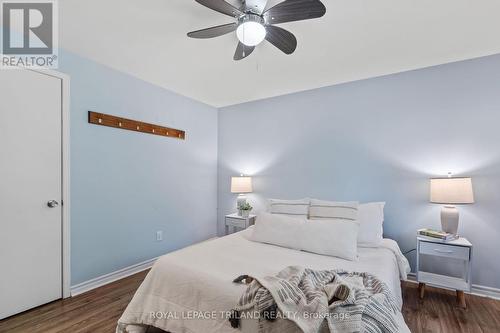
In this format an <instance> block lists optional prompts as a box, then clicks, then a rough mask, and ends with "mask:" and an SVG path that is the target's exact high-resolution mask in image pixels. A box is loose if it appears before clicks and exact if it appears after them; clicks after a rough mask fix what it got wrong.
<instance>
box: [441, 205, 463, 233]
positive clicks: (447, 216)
mask: <svg viewBox="0 0 500 333" xmlns="http://www.w3.org/2000/svg"><path fill="white" fill-rule="evenodd" d="M458 220H459V214H458V209H457V208H456V207H454V206H444V207H443V208H442V209H441V229H443V231H444V232H448V233H450V234H453V235H456V234H457V232H458Z"/></svg>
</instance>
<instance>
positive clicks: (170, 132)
mask: <svg viewBox="0 0 500 333" xmlns="http://www.w3.org/2000/svg"><path fill="white" fill-rule="evenodd" d="M89 124H95V125H100V126H108V127H114V128H121V129H124V130H129V131H135V132H142V133H148V134H154V135H161V136H168V137H171V138H176V139H181V140H185V139H186V132H184V131H181V130H178V129H175V128H170V127H164V126H159V125H154V124H149V123H144V122H142V121H137V120H131V119H127V118H121V117H115V116H112V115H109V114H104V113H97V112H93V111H89Z"/></svg>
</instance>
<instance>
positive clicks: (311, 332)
mask: <svg viewBox="0 0 500 333" xmlns="http://www.w3.org/2000/svg"><path fill="white" fill-rule="evenodd" d="M240 280H241V279H240ZM246 280H247V282H249V281H251V282H250V283H249V285H248V287H247V290H246V291H245V293H244V294H243V295H242V296H241V298H240V300H239V303H238V306H237V307H236V308H235V309H234V310H233V315H232V318H231V319H230V321H231V324H232V325H233V327H238V325H239V320H240V318H244V317H249V318H255V317H257V319H258V323H259V325H258V326H259V333H263V332H289V331H290V329H289V328H290V325H291V322H293V323H294V324H295V325H296V327H295V328H297V327H298V328H299V329H300V330H301V331H302V332H305V333H317V332H319V331H320V329H321V330H325V326H327V331H328V330H329V331H330V332H331V333H337V332H342V333H343V332H346V333H347V332H367V333H382V332H384V333H397V332H399V330H398V324H397V321H396V316H397V314H398V312H399V309H398V306H397V303H396V300H395V299H394V296H393V295H392V293H391V292H390V290H389V289H388V287H387V285H386V284H385V283H383V282H382V281H380V280H379V279H377V278H376V277H374V276H373V275H371V274H367V273H352V272H351V273H349V272H346V271H342V270H325V271H317V270H312V269H306V268H303V267H299V266H290V267H287V268H285V269H284V270H282V271H281V272H280V273H278V275H277V276H268V277H263V278H260V277H248V278H247V279H246ZM235 281H237V280H235ZM325 320H326V323H327V325H324V321H325ZM295 325H293V326H295ZM286 327H288V328H286Z"/></svg>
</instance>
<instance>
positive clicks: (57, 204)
mask: <svg viewBox="0 0 500 333" xmlns="http://www.w3.org/2000/svg"><path fill="white" fill-rule="evenodd" d="M47 206H49V207H50V208H55V207H57V206H59V202H57V201H55V200H50V201H48V202H47Z"/></svg>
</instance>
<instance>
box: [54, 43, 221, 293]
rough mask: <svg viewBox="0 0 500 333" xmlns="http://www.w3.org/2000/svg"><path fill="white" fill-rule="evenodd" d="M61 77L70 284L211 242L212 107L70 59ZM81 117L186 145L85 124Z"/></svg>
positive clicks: (213, 224)
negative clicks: (141, 127) (65, 79)
mask: <svg viewBox="0 0 500 333" xmlns="http://www.w3.org/2000/svg"><path fill="white" fill-rule="evenodd" d="M60 70H61V71H62V72H65V73H67V74H69V75H71V126H70V127H71V128H70V130H71V200H72V202H71V274H72V279H71V280H72V285H74V284H77V283H80V282H83V281H86V280H89V279H91V278H94V277H97V276H100V275H103V274H106V273H109V272H113V271H116V270H118V269H120V268H123V267H126V266H129V265H132V264H136V263H138V262H141V261H144V260H146V259H150V258H153V257H155V256H158V255H161V254H164V253H166V252H169V251H172V250H175V249H178V248H181V247H184V246H186V245H189V244H191V243H194V242H197V241H200V240H203V239H207V238H209V237H212V236H214V235H215V234H216V208H217V198H216V189H217V110H216V109H215V108H212V107H209V106H207V105H204V104H201V103H199V102H195V101H193V100H190V99H188V98H185V97H182V96H179V95H176V94H174V93H171V92H169V91H166V90H164V89H161V88H159V87H157V86H154V85H151V84H149V83H146V82H144V81H141V80H139V79H136V78H134V77H131V76H128V75H125V74H123V73H120V72H118V71H115V70H113V69H110V68H108V67H105V66H102V65H99V64H97V63H95V62H92V61H90V60H87V59H84V58H81V57H78V56H75V55H73V54H70V53H67V52H64V53H63V54H62V55H61V58H60ZM88 110H92V111H97V112H102V113H109V114H113V115H117V116H123V117H128V118H132V119H137V120H142V121H145V122H151V123H157V124H163V125H166V126H170V127H175V128H180V129H183V130H185V131H186V132H187V139H186V140H185V141H182V140H176V139H172V138H165V137H160V136H154V135H148V134H143V133H136V132H130V131H124V130H118V129H113V128H107V127H100V126H96V125H90V124H88V123H87V111H88ZM193 207H196V209H193ZM157 230H163V237H164V240H163V241H162V242H157V241H156V231H157Z"/></svg>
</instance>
